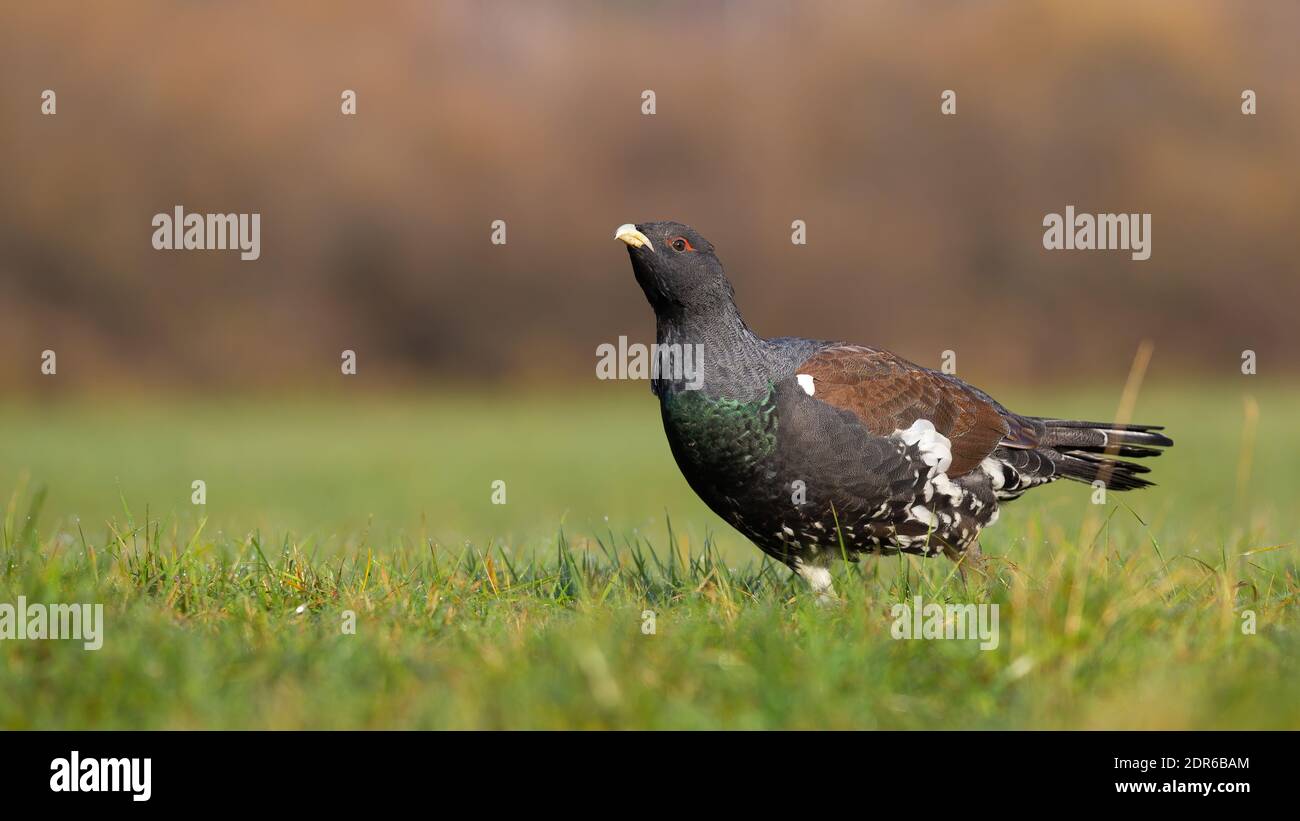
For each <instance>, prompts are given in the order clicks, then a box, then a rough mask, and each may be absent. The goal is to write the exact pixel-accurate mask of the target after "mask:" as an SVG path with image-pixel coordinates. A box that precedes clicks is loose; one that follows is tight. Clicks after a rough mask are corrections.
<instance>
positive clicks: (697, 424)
mask: <svg viewBox="0 0 1300 821" xmlns="http://www.w3.org/2000/svg"><path fill="white" fill-rule="evenodd" d="M616 236H617V237H618V238H619V239H622V240H623V241H624V242H626V243H627V245H628V252H629V254H630V256H631V260H632V268H633V272H634V273H635V275H636V278H637V281H638V283H639V284H640V285H641V287H642V290H643V291H644V292H645V294H646V298H647V299H648V300H649V302H650V304H651V306H652V307H653V308H654V310H655V316H656V324H657V341H658V342H659V344H660V345H661V346H665V345H700V346H702V347H701V349H700V350H701V351H702V359H701V360H700V362H701V367H702V369H703V372H702V374H694V375H691V376H692V377H693V378H684V377H683V376H682V375H680V374H663V375H661V376H660V377H658V378H656V380H655V382H654V391H655V393H656V395H657V396H658V397H659V400H660V403H661V407H662V412H663V422H664V430H665V432H666V433H667V436H668V443H669V446H670V447H671V449H672V453H673V456H674V458H675V459H676V460H677V464H678V466H679V467H680V468H681V471H682V475H683V476H684V477H685V478H686V481H687V482H688V483H689V484H690V486H691V487H692V488H693V489H694V490H695V492H696V493H697V494H699V496H700V498H701V499H703V500H704V501H705V503H707V504H708V505H709V507H710V508H712V509H713V510H714V511H715V512H717V513H718V515H720V516H721V517H722V518H723V519H725V520H726V521H727V522H729V523H730V524H731V525H732V526H733V527H735V528H736V529H737V530H738V531H740V532H741V533H743V534H744V535H745V536H746V537H748V538H749V539H750V540H751V541H753V542H754V544H756V545H757V546H758V547H759V548H760V549H762V550H763V551H764V552H766V553H768V554H769V555H771V556H774V557H776V558H778V559H780V560H781V561H783V562H785V563H786V564H787V565H789V566H790V567H791V568H792V569H793V570H795V571H796V572H798V573H799V574H800V575H801V576H803V577H804V578H805V579H807V580H808V581H809V583H810V584H811V585H812V586H813V588H814V589H815V590H817V591H818V592H819V593H822V592H827V591H829V587H830V573H829V571H828V570H827V569H826V568H827V566H828V564H829V562H830V561H832V560H834V559H836V558H845V559H849V560H855V559H856V558H857V556H858V555H860V554H863V553H878V554H889V553H895V552H899V551H901V552H907V553H915V554H919V555H925V556H933V555H937V554H940V553H943V554H946V555H948V556H949V557H951V558H953V559H954V560H960V561H965V560H967V559H969V560H971V561H977V560H978V556H979V544H978V539H979V534H980V531H981V530H982V529H983V528H985V527H987V526H989V525H991V524H993V523H994V522H995V521H997V518H998V513H999V508H1000V506H1001V504H1003V503H1004V502H1007V501H1010V500H1012V499H1016V498H1018V497H1019V496H1020V495H1021V494H1023V493H1024V492H1026V491H1027V490H1029V489H1030V488H1033V487H1036V486H1037V485H1041V484H1046V483H1048V482H1052V481H1055V480H1056V479H1060V478H1068V479H1075V480H1077V481H1082V482H1089V483H1091V482H1095V481H1100V482H1102V483H1104V484H1105V486H1106V487H1107V488H1111V489H1116V490H1130V489H1134V488H1140V487H1144V486H1147V485H1149V484H1150V483H1149V482H1147V481H1146V480H1144V479H1143V478H1141V475H1140V474H1143V473H1146V472H1147V469H1146V468H1145V467H1142V466H1141V465H1138V464H1135V463H1133V462H1129V461H1124V460H1123V459H1120V458H1116V457H1128V458H1140V457H1146V456H1155V455H1157V454H1158V453H1159V452H1160V450H1159V449H1160V448H1163V447H1167V446H1169V445H1171V444H1173V443H1172V442H1171V441H1170V440H1169V439H1167V438H1166V437H1164V436H1163V435H1161V434H1159V433H1157V432H1156V431H1157V430H1159V428H1156V427H1152V426H1146V425H1113V424H1102V423H1092V422H1077V421H1069V420H1062V419H1049V418H1037V417H1028V416H1021V415H1019V414H1016V413H1013V412H1011V411H1009V410H1007V409H1006V408H1004V407H1003V406H1002V405H1000V404H998V403H997V402H996V401H994V400H993V399H992V398H991V397H990V396H988V394H986V393H984V392H983V391H980V390H979V389H977V388H974V387H972V386H970V385H967V384H966V383H964V382H962V381H961V380H959V379H957V378H956V377H954V376H950V375H947V374H942V373H938V372H936V371H932V370H929V369H926V368H921V367H919V366H917V365H914V364H912V363H910V362H907V361H906V360H904V359H902V358H901V357H898V356H895V355H894V354H891V353H889V352H888V351H884V350H881V349H877V348H868V347H863V346H855V345H847V344H844V343H836V342H824V341H816V340H810V339H800V338H780V339H763V338H762V337H760V336H758V335H757V334H755V333H753V332H752V331H751V330H750V329H749V328H748V327H747V326H746V325H745V323H744V321H743V320H742V319H741V318H740V314H739V312H738V311H737V309H736V306H735V302H734V299H733V291H732V287H731V284H730V283H729V282H728V280H727V278H726V276H725V274H724V273H723V270H722V265H721V263H720V262H719V261H718V259H717V256H716V255H715V254H714V252H713V246H712V245H711V244H710V243H709V242H708V241H707V240H705V239H704V238H703V237H701V236H700V235H699V234H698V233H697V232H696V231H694V230H693V229H691V228H690V227H688V226H685V225H682V224H680V223H672V222H658V223H643V224H638V225H635V226H633V225H624V226H621V227H620V228H619V229H618V231H617V233H616Z"/></svg>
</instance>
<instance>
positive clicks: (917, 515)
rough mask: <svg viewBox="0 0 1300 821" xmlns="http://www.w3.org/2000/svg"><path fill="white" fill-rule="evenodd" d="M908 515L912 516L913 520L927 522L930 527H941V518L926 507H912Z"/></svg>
mask: <svg viewBox="0 0 1300 821" xmlns="http://www.w3.org/2000/svg"><path fill="white" fill-rule="evenodd" d="M908 513H911V514H912V518H913V519H916V520H918V521H921V522H925V523H926V524H927V525H929V526H930V527H938V526H939V517H938V516H935V515H934V514H933V513H931V512H930V509H929V508H927V507H926V506H925V505H912V509H911V510H909V511H908Z"/></svg>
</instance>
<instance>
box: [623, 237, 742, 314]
mask: <svg viewBox="0 0 1300 821" xmlns="http://www.w3.org/2000/svg"><path fill="white" fill-rule="evenodd" d="M614 238H615V239H617V240H621V241H622V242H624V243H626V244H627V253H628V256H629V257H631V259H632V271H633V273H635V274H636V281H637V282H638V283H640V285H641V290H643V291H645V296H646V299H647V300H649V301H650V307H652V308H654V310H655V313H656V314H657V315H659V316H661V317H670V316H675V315H682V314H694V313H710V312H714V311H719V310H722V309H724V308H728V307H730V306H731V305H732V299H733V297H734V293H733V291H732V289H731V283H730V282H728V281H727V276H726V274H724V273H723V272H722V263H721V262H719V261H718V257H717V255H715V254H714V253H713V243H711V242H709V241H708V240H707V239H705V238H704V237H702V236H700V235H699V233H698V232H696V230H695V229H694V228H692V227H690V226H689V225H683V224H681V223H680V222H642V223H638V224H636V225H632V224H631V223H628V224H626V225H620V226H619V227H618V230H616V231H615V232H614Z"/></svg>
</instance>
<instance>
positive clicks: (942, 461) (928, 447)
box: [894, 419, 952, 473]
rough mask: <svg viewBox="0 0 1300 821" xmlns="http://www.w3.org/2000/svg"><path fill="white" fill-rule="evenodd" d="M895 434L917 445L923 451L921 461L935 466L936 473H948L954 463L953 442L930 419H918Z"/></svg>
mask: <svg viewBox="0 0 1300 821" xmlns="http://www.w3.org/2000/svg"><path fill="white" fill-rule="evenodd" d="M894 435H895V436H897V437H898V438H900V439H902V440H903V442H904V443H905V444H908V445H915V446H916V448H917V450H919V451H920V452H921V461H923V462H925V463H926V464H927V465H929V466H930V467H932V468H934V471H933V472H934V473H947V472H948V467H949V466H950V465H952V442H951V441H949V440H948V437H947V436H944V435H943V434H942V433H940V432H939V431H937V430H935V429H934V423H933V422H931V421H930V420H929V419H917V420H916V421H915V422H913V423H912V426H911V427H910V428H908V429H907V430H896V431H894Z"/></svg>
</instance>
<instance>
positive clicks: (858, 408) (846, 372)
mask: <svg viewBox="0 0 1300 821" xmlns="http://www.w3.org/2000/svg"><path fill="white" fill-rule="evenodd" d="M795 372H796V373H799V374H807V375H809V376H811V377H812V378H813V387H814V393H813V396H814V398H816V399H820V400H821V401H823V402H825V403H827V404H828V405H833V406H834V407H837V408H842V409H844V410H847V411H851V412H852V413H853V414H855V415H856V416H857V417H858V418H859V419H861V420H862V424H864V425H866V427H867V429H868V430H870V431H871V432H872V433H874V434H875V435H877V436H888V435H890V434H891V433H893V432H894V431H896V430H905V429H906V428H908V427H910V426H911V425H912V423H913V422H915V421H916V420H918V419H928V420H930V421H931V422H933V423H934V427H935V430H937V431H938V432H939V433H942V434H943V435H944V436H946V437H948V439H949V440H950V441H951V442H952V466H951V467H950V468H949V469H948V475H949V476H960V475H962V474H964V473H966V472H967V471H969V470H971V469H972V468H974V467H975V466H976V465H978V464H979V463H980V462H981V461H982V460H983V459H984V457H986V456H988V455H989V454H990V453H991V452H992V451H993V448H995V447H997V445H998V443H999V442H1001V441H1002V439H1003V437H1005V436H1006V435H1007V434H1008V432H1010V430H1011V426H1010V425H1009V424H1008V422H1009V420H1008V419H1006V418H1004V417H1003V415H1002V412H1001V410H1000V409H999V408H998V407H997V405H995V404H994V403H993V402H991V401H989V400H988V399H987V398H985V397H983V396H981V395H980V394H979V393H978V392H976V391H975V390H973V389H971V388H970V387H968V386H966V385H965V384H963V383H962V382H959V381H958V380H956V379H955V378H950V377H946V376H944V375H942V374H938V373H935V372H934V371H930V370H926V369H925V368H921V367H918V366H916V365H913V364H912V363H911V362H908V361H907V360H905V359H902V358H900V357H898V356H895V355H894V354H892V353H889V352H888V351H880V350H875V349H873V348H862V347H858V346H853V345H839V346H836V347H833V348H827V349H825V350H822V351H819V352H818V353H816V354H814V355H813V356H812V357H810V358H809V359H808V360H807V361H805V362H804V363H803V364H802V365H800V366H799V367H798V368H797V369H796V371H795Z"/></svg>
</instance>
